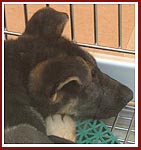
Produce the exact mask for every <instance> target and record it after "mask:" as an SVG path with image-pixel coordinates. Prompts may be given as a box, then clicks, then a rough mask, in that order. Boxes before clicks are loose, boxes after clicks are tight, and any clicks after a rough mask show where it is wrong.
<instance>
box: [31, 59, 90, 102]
mask: <svg viewBox="0 0 141 150" xmlns="http://www.w3.org/2000/svg"><path fill="white" fill-rule="evenodd" d="M91 80H92V77H91V70H90V68H89V66H88V65H87V63H86V62H85V61H84V60H83V59H82V58H80V57H69V56H66V57H61V58H55V59H52V60H48V61H43V62H41V63H40V64H38V65H36V67H35V68H34V69H33V70H32V71H31V73H30V77H29V89H30V92H31V93H32V95H35V96H36V95H37V94H38V97H39V95H41V94H43V95H46V98H48V99H50V102H52V103H57V102H59V101H60V100H61V99H62V98H63V97H64V95H65V94H68V95H75V94H76V93H77V92H78V89H79V87H80V86H83V85H85V84H88V83H89V82H91Z"/></svg>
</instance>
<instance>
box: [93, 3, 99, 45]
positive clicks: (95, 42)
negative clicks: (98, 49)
mask: <svg viewBox="0 0 141 150" xmlns="http://www.w3.org/2000/svg"><path fill="white" fill-rule="evenodd" d="M93 11H94V44H95V45H97V44H98V14H97V4H94V5H93Z"/></svg>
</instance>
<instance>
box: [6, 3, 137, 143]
mask: <svg viewBox="0 0 141 150" xmlns="http://www.w3.org/2000/svg"><path fill="white" fill-rule="evenodd" d="M27 5H28V4H23V12H24V22H25V25H26V23H27V21H28V7H27ZM5 6H6V4H5V5H4V35H5V39H8V36H9V35H12V36H20V35H21V33H18V32H15V31H9V30H8V28H7V16H6V13H5V12H6V7H5ZM33 7H34V5H33ZM46 7H50V5H49V4H46ZM68 7H69V16H70V32H71V41H72V42H74V43H75V44H77V45H79V46H82V47H87V48H92V49H93V48H94V49H100V50H103V51H112V52H120V53H128V54H131V55H135V51H134V50H129V49H124V48H123V47H122V38H123V37H122V4H117V12H118V13H117V16H118V17H117V18H118V20H117V22H118V26H117V30H118V37H117V39H118V47H117V48H113V47H108V46H101V45H99V44H98V40H99V39H98V38H99V37H98V29H99V27H98V11H97V4H92V7H93V17H94V18H93V20H94V22H93V31H94V32H93V33H92V34H93V36H94V41H93V43H94V44H89V43H83V42H77V40H76V38H75V19H74V15H75V11H74V4H68ZM13 23H16V22H15V21H13ZM103 121H104V123H105V124H106V127H107V128H108V129H109V130H110V131H111V132H112V133H113V135H114V136H115V137H116V138H117V140H118V141H119V142H120V143H124V144H135V103H134V101H132V102H130V103H129V104H128V105H127V106H126V107H125V108H124V109H123V110H122V111H121V112H120V113H119V114H118V115H117V116H116V117H113V118H110V119H107V120H103Z"/></svg>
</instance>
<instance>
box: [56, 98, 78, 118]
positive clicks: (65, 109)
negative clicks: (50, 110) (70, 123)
mask: <svg viewBox="0 0 141 150" xmlns="http://www.w3.org/2000/svg"><path fill="white" fill-rule="evenodd" d="M77 105H78V99H77V98H76V99H71V100H70V102H69V103H68V104H66V105H65V106H62V108H61V109H60V110H59V111H58V112H57V113H60V114H67V115H77V110H76V108H75V107H76V106H77Z"/></svg>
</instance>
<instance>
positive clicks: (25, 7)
mask: <svg viewBox="0 0 141 150" xmlns="http://www.w3.org/2000/svg"><path fill="white" fill-rule="evenodd" d="M23 7H24V19H25V25H26V24H27V21H28V15H27V5H26V4H23Z"/></svg>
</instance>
